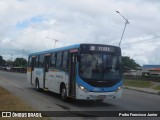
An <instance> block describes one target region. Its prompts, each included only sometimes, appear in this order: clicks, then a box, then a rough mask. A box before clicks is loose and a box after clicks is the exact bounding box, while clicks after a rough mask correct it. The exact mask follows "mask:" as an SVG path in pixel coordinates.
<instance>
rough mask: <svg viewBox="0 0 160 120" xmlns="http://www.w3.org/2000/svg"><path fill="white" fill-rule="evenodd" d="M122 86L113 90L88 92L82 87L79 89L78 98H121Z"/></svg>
mask: <svg viewBox="0 0 160 120" xmlns="http://www.w3.org/2000/svg"><path fill="white" fill-rule="evenodd" d="M121 95H122V88H121V89H119V90H116V91H113V92H87V91H85V90H82V89H80V88H79V89H77V92H76V99H79V100H104V99H111V98H121Z"/></svg>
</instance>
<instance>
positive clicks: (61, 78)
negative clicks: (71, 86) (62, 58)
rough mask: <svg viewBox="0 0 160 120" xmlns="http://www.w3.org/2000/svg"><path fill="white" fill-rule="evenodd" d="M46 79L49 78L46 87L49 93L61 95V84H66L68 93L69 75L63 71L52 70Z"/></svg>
mask: <svg viewBox="0 0 160 120" xmlns="http://www.w3.org/2000/svg"><path fill="white" fill-rule="evenodd" d="M46 77H47V78H48V79H47V81H48V82H46V87H47V88H48V90H49V91H52V92H55V93H58V94H59V93H60V84H61V83H64V84H65V85H66V89H67V91H68V73H66V72H64V71H61V70H56V69H50V70H49V73H48V74H47V76H46Z"/></svg>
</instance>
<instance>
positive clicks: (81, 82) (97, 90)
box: [76, 76, 122, 92]
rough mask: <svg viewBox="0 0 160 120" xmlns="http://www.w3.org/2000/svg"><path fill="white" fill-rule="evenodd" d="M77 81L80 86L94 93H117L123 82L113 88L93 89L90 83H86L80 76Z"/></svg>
mask: <svg viewBox="0 0 160 120" xmlns="http://www.w3.org/2000/svg"><path fill="white" fill-rule="evenodd" d="M76 81H77V84H78V85H79V86H83V87H85V89H86V90H88V91H93V92H113V91H116V90H117V89H118V87H120V86H122V80H121V81H120V82H118V83H117V84H115V85H114V86H112V87H93V86H91V85H89V84H88V83H86V82H84V81H83V80H82V79H81V78H80V77H78V76H77V78H76Z"/></svg>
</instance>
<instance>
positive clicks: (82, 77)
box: [27, 44, 122, 101]
mask: <svg viewBox="0 0 160 120" xmlns="http://www.w3.org/2000/svg"><path fill="white" fill-rule="evenodd" d="M121 68H122V67H121V49H120V48H119V47H116V46H110V45H103V44H77V45H71V46H67V47H62V48H56V49H51V50H47V51H42V52H37V53H33V54H30V55H29V58H28V68H27V76H28V80H29V81H30V83H31V85H33V86H34V87H35V88H36V89H37V91H39V89H44V90H48V91H52V92H54V93H58V94H60V95H61V98H62V100H64V101H65V100H67V98H74V99H78V100H100V101H101V100H104V99H107V98H120V97H121V93H122V70H121Z"/></svg>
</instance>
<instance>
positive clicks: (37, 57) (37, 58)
mask: <svg viewBox="0 0 160 120" xmlns="http://www.w3.org/2000/svg"><path fill="white" fill-rule="evenodd" d="M38 61H39V56H36V63H35V66H36V67H38Z"/></svg>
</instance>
